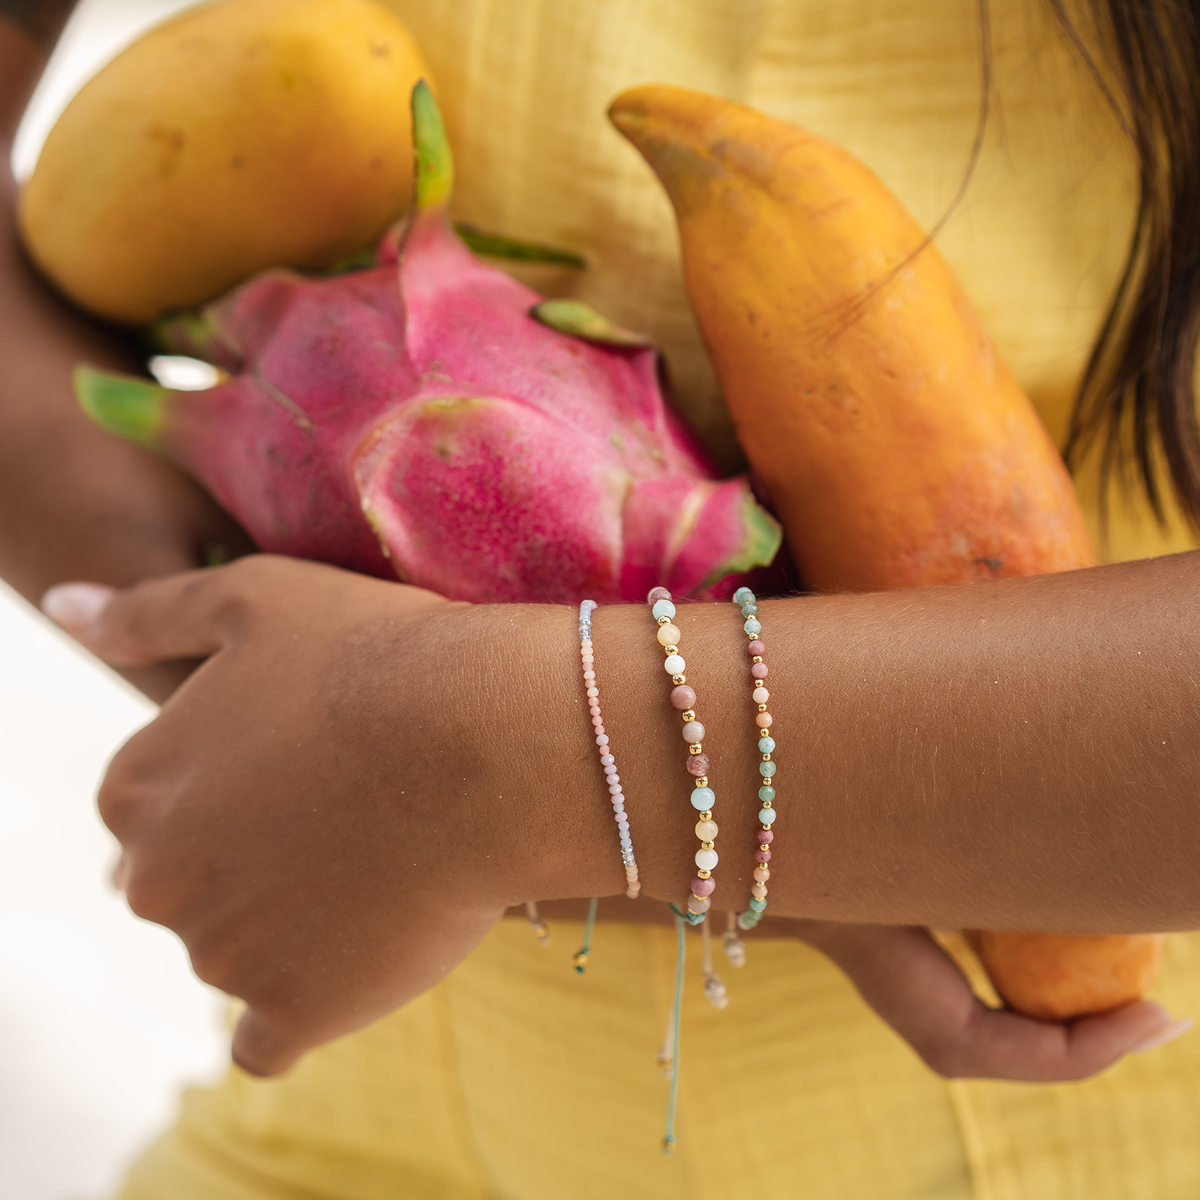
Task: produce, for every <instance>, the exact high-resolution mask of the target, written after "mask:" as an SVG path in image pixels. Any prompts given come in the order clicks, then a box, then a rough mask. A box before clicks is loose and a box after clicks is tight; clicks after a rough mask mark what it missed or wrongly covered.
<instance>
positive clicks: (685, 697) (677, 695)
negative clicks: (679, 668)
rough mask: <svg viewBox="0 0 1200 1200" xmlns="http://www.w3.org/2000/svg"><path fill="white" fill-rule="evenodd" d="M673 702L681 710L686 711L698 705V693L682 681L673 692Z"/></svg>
mask: <svg viewBox="0 0 1200 1200" xmlns="http://www.w3.org/2000/svg"><path fill="white" fill-rule="evenodd" d="M671 704H672V706H673V707H675V708H677V709H679V711H680V712H686V711H687V710H688V709H689V708H695V707H696V693H695V692H694V691H692V689H691V688H690V687H688V685H687V684H686V683H681V684H680V685H679V686H678V687H677V688H676V689H675V690H674V691H673V692H672V693H671Z"/></svg>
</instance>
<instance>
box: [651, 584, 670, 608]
mask: <svg viewBox="0 0 1200 1200" xmlns="http://www.w3.org/2000/svg"><path fill="white" fill-rule="evenodd" d="M670 598H671V593H670V592H668V591H667V589H666V588H665V587H656V588H651V589H650V592H649V594H648V595H647V596H646V603H647V604H653V603H654V602H655V601H656V600H670Z"/></svg>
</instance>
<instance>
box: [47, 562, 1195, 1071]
mask: <svg viewBox="0 0 1200 1200" xmlns="http://www.w3.org/2000/svg"><path fill="white" fill-rule="evenodd" d="M89 598H90V599H89ZM761 609H762V620H763V628H764V633H763V636H764V639H765V641H766V643H767V646H768V662H769V663H770V665H771V675H770V677H769V683H770V690H771V710H772V712H773V713H774V715H775V725H774V726H773V728H772V732H773V734H774V736H775V738H776V741H777V742H778V749H777V750H776V753H775V758H776V759H777V761H778V763H779V770H780V773H779V775H778V777H777V779H778V784H777V786H778V792H779V799H778V801H777V805H778V808H779V812H780V817H779V821H778V823H777V825H776V830H777V839H776V842H775V847H774V849H775V850H776V851H777V853H776V854H775V857H774V859H773V860H772V863H771V868H772V879H771V912H772V914H775V915H779V916H785V917H797V918H803V917H815V918H824V919H830V920H836V921H847V922H864V923H882V924H897V923H905V924H909V923H911V924H914V925H930V926H934V927H940V928H956V927H964V926H965V927H972V926H974V927H980V928H1026V929H1052V930H1060V931H1064V932H1080V933H1113V932H1123V931H1139V930H1142V931H1148V930H1159V929H1181V928H1189V927H1195V926H1197V925H1200V878H1198V876H1197V874H1196V872H1195V871H1194V869H1193V863H1194V862H1195V861H1196V858H1197V856H1198V855H1200V823H1198V822H1197V821H1196V820H1195V808H1196V804H1197V800H1196V796H1197V793H1198V791H1200V739H1197V737H1196V736H1195V728H1194V726H1195V714H1196V712H1197V710H1198V708H1200V666H1198V661H1200V657H1198V656H1200V645H1198V644H1197V643H1198V641H1200V639H1198V637H1197V632H1198V631H1200V555H1198V554H1186V555H1178V556H1175V557H1172V558H1165V559H1159V560H1154V561H1148V562H1143V563H1135V564H1126V565H1122V566H1114V567H1102V568H1097V569H1094V570H1090V571H1081V572H1074V573H1069V574H1063V575H1055V576H1046V577H1042V578H1033V579H1021V580H1009V581H1005V582H1001V583H992V584H979V585H974V586H970V587H960V588H943V589H932V590H920V591H910V592H898V593H881V594H876V595H860V596H828V597H814V598H807V599H795V600H781V601H770V602H766V603H764V604H762V605H761ZM49 611H51V613H52V615H54V616H55V617H56V619H59V620H60V621H62V622H63V624H65V625H66V626H67V627H68V628H69V629H70V630H71V632H72V633H74V634H75V635H76V636H77V637H79V638H80V639H81V640H82V641H83V642H84V643H85V644H86V645H88V646H90V647H91V648H92V649H93V650H95V651H96V652H97V653H98V654H100V655H101V657H104V658H106V659H108V660H109V661H112V662H116V663H121V664H127V665H143V664H148V663H152V662H156V661H160V660H164V659H172V658H178V657H181V656H186V657H203V656H210V657H208V661H207V662H206V664H205V665H204V666H203V667H202V668H201V669H200V670H199V671H197V672H196V674H195V675H194V676H193V677H192V678H191V679H190V680H189V681H188V682H187V684H186V685H184V687H182V688H181V689H180V690H179V692H178V693H177V694H176V695H175V696H174V697H173V698H172V699H171V701H170V702H169V703H168V704H167V705H166V707H165V708H164V709H163V713H162V716H161V717H160V718H159V719H158V720H157V721H156V722H154V723H153V724H152V725H151V726H149V727H148V728H147V729H146V730H144V731H142V732H141V733H139V734H138V735H136V736H135V737H134V738H133V740H132V741H131V742H130V743H129V744H128V746H127V747H126V748H125V749H124V750H122V751H121V752H120V753H119V754H118V756H117V757H116V759H115V760H114V761H113V764H112V768H111V770H110V772H109V776H108V779H107V780H106V782H105V785H104V788H103V791H102V794H101V807H102V812H103V814H104V816H105V819H106V820H107V821H108V822H109V824H110V826H111V827H112V828H113V830H114V832H115V833H116V834H117V836H118V837H119V838H120V839H121V842H122V845H123V847H124V853H125V858H124V865H123V881H124V885H125V887H126V890H127V892H128V895H129V899H130V903H131V904H132V905H133V907H134V908H135V910H136V911H138V912H139V913H140V914H141V915H143V916H146V917H148V918H150V919H152V920H156V921H159V922H161V923H163V924H166V925H169V926H171V927H172V928H174V929H175V930H177V931H178V932H179V933H180V935H181V936H182V937H183V938H184V940H185V942H186V943H187V944H188V947H189V949H190V951H191V953H192V955H193V961H194V963H195V965H196V969H197V971H198V972H199V973H200V974H201V976H202V977H203V978H206V979H208V980H209V981H210V982H213V983H215V984H217V985H219V986H221V987H224V988H226V989H227V990H230V991H232V992H234V993H236V994H238V995H241V996H243V997H244V998H245V999H246V1000H247V1001H248V1002H249V1003H250V1005H251V1015H250V1019H249V1020H248V1022H247V1023H246V1024H245V1025H244V1026H243V1032H241V1033H240V1035H239V1037H240V1041H239V1044H238V1048H237V1052H238V1054H239V1058H240V1061H242V1062H244V1063H246V1064H247V1065H251V1066H253V1067H255V1068H256V1069H261V1070H266V1071H270V1070H276V1069H279V1068H280V1067H281V1066H282V1065H286V1062H287V1061H290V1059H291V1058H292V1057H294V1056H295V1055H296V1054H297V1053H299V1052H300V1051H302V1050H303V1049H304V1048H306V1047H308V1046H311V1045H314V1044H317V1043H319V1042H320V1041H323V1040H326V1039H327V1038H329V1037H332V1036H335V1035H336V1034H338V1033H341V1032H345V1031H347V1030H348V1029H351V1028H356V1027H358V1026H359V1025H361V1024H364V1023H365V1022H366V1021H367V1020H370V1019H372V1018H373V1017H374V1016H377V1015H381V1014H382V1013H383V1012H386V1011H388V1010H389V1009H391V1008H393V1007H395V1006H396V1005H398V1004H400V1003H402V1002H404V1001H405V1000H407V999H409V998H411V997H412V996H413V995H415V994H417V993H418V992H420V991H422V990H424V989H425V988H426V987H428V986H430V985H431V984H432V983H433V982H435V981H436V980H437V979H438V978H440V975H441V974H442V973H444V972H445V971H446V970H448V969H449V968H450V967H452V966H453V965H455V963H457V962H458V961H460V960H461V958H462V957H463V956H464V955H465V954H466V953H467V952H468V951H469V949H470V948H471V946H472V945H474V943H475V941H477V940H478V938H479V937H481V936H482V934H483V932H484V931H485V930H486V929H487V928H488V926H489V925H490V924H491V923H492V922H493V921H494V920H495V919H496V918H497V917H498V916H499V914H500V913H501V912H502V911H503V909H504V908H505V907H506V906H509V905H512V904H514V903H517V902H520V901H523V900H528V899H543V898H552V897H585V896H589V895H614V894H616V893H619V892H620V891H621V890H622V888H623V872H622V870H621V868H620V863H619V859H618V854H617V843H616V836H615V832H614V829H613V825H612V817H611V812H610V809H609V806H608V803H607V793H606V790H605V787H604V783H603V778H602V775H601V774H600V768H599V766H598V763H597V759H596V755H595V748H594V746H593V745H592V741H591V737H590V725H589V721H588V718H587V715H586V707H585V704H584V699H583V695H582V689H581V684H580V680H579V674H578V672H579V666H578V658H577V643H576V640H575V620H576V616H575V613H574V612H573V611H571V610H568V609H565V608H555V607H550V606H532V605H529V606H526V605H521V606H518V605H510V606H499V607H497V606H479V607H474V608H472V607H468V606H462V605H453V604H449V603H448V602H446V601H443V600H440V599H438V598H437V597H434V596H432V595H431V594H430V593H427V592H421V591H419V590H417V589H412V588H404V587H399V586H397V585H394V584H385V583H380V582H378V581H374V580H370V579H365V578H362V577H359V576H354V575H350V574H347V573H345V572H341V571H335V570H333V569H331V568H325V567H318V566H314V565H313V564H307V563H298V562H293V561H290V560H286V559H277V558H257V559H249V560H246V561H245V562H243V563H239V564H235V565H234V566H232V567H228V568H222V569H220V570H216V571H210V572H205V573H193V574H190V575H184V576H178V577H174V578H171V579H168V580H163V581H160V582H154V583H148V584H143V585H141V586H139V587H137V588H135V589H133V590H132V591H130V592H128V593H124V594H121V595H119V596H117V597H116V598H113V597H112V595H111V593H109V592H107V591H103V590H101V591H96V590H94V589H93V590H92V591H88V590H87V589H85V590H84V591H82V592H80V591H76V590H73V589H72V590H70V591H63V592H57V593H53V594H52V595H51V598H50V604H49ZM676 624H678V625H679V626H680V628H681V629H682V631H683V637H682V642H681V647H682V650H683V653H684V655H685V657H686V658H687V660H688V667H687V674H688V679H689V682H691V683H693V684H694V685H695V686H696V688H697V691H698V692H699V694H700V703H699V706H698V709H699V712H700V716H701V719H702V720H703V722H704V724H705V725H706V726H707V729H708V732H707V735H706V737H705V749H706V751H707V752H708V753H709V754H710V756H711V757H712V760H713V763H712V768H711V771H710V777H711V779H712V783H713V787H714V789H715V790H716V792H717V796H718V800H717V804H716V808H715V816H716V820H717V822H718V824H719V826H720V835H719V838H718V849H719V852H720V854H721V862H720V865H719V867H718V868H717V871H716V872H715V876H716V879H717V890H716V893H715V895H714V902H715V904H716V906H717V907H718V908H741V907H742V906H744V904H745V902H746V900H747V898H748V888H749V880H750V873H751V870H752V867H753V860H752V852H753V845H754V842H755V839H754V836H753V830H754V828H755V821H754V813H755V810H756V809H757V806H758V804H757V799H756V795H755V793H756V791H757V787H758V783H759V779H758V774H757V761H758V755H757V752H756V749H755V746H754V738H753V735H752V732H751V731H752V729H753V725H752V718H753V710H752V707H751V705H750V702H749V698H748V696H747V695H746V691H747V689H746V686H745V679H746V658H745V655H746V650H745V642H746V639H745V636H744V635H743V634H742V633H741V629H740V626H741V618H740V617H739V615H738V611H737V609H736V608H735V607H734V606H733V605H693V606H683V607H682V608H681V611H680V613H679V616H678V618H677V620H676ZM594 627H595V630H596V634H595V637H596V659H597V671H598V673H599V675H600V682H601V686H602V688H603V694H604V697H605V721H606V725H607V728H608V730H609V733H610V735H611V737H612V739H613V744H614V745H615V746H616V747H617V748H618V755H619V759H618V761H619V762H620V764H621V772H622V780H623V784H624V786H625V790H626V794H627V797H628V809H629V812H630V814H631V819H632V824H633V837H634V842H635V846H636V848H637V853H638V860H639V864H640V866H641V872H642V878H643V881H644V891H643V896H644V897H645V898H656V899H669V900H676V901H678V900H682V899H683V898H684V897H685V895H686V892H687V886H688V879H689V877H690V875H691V874H692V868H691V856H692V853H693V851H694V849H695V845H696V839H695V837H694V835H693V833H692V826H693V823H694V821H695V814H694V813H693V811H692V809H691V807H690V805H689V804H688V800H687V795H688V791H689V790H690V789H689V787H688V779H687V777H686V776H685V775H684V772H683V762H682V760H683V758H684V757H685V753H686V752H685V747H684V744H683V741H682V739H681V737H680V722H679V720H678V715H677V714H676V713H675V712H674V710H672V709H671V708H670V707H669V706H668V705H667V703H666V693H667V691H668V686H669V685H668V680H667V678H666V676H665V674H664V672H663V668H662V653H661V650H660V649H659V647H658V646H657V643H656V641H655V638H654V632H655V629H654V625H653V623H652V622H651V619H650V617H649V614H648V612H647V611H646V610H645V609H644V608H642V607H633V606H630V607H614V608H610V609H602V610H600V611H599V612H598V613H597V614H596V615H595V618H594ZM639 903H645V899H644V900H643V901H640V902H639ZM335 981H336V986H334V983H335ZM351 1001H353V1003H351ZM1060 1036H1062V1030H1061V1029H1060ZM1097 1065H1100V1064H1097ZM1092 1069H1095V1068H1094V1067H1093V1068H1092Z"/></svg>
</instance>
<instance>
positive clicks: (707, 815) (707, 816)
mask: <svg viewBox="0 0 1200 1200" xmlns="http://www.w3.org/2000/svg"><path fill="white" fill-rule="evenodd" d="M700 820H702V821H711V820H712V809H711V808H706V809H705V810H704V811H703V812H702V813H701V814H700Z"/></svg>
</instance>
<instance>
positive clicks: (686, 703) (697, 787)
mask: <svg viewBox="0 0 1200 1200" xmlns="http://www.w3.org/2000/svg"><path fill="white" fill-rule="evenodd" d="M646 600H647V603H649V604H650V606H651V607H650V613H651V615H652V616H653V617H654V619H655V621H656V622H657V623H658V644H659V645H660V646H661V647H662V648H663V651H664V652H665V654H666V658H665V659H664V660H663V668H664V669H665V670H666V672H667V674H668V675H670V676H671V682H672V683H673V684H674V685H675V687H674V689H673V690H672V692H671V705H672V707H673V708H676V709H678V710H680V716H682V718H683V730H682V732H683V740H684V741H685V742H687V744H688V759H687V771H688V774H689V775H691V776H692V779H693V787H692V794H691V797H690V799H691V804H692V807H693V808H694V809H695V810H696V811H697V812H698V813H699V814H700V820H699V821H698V822H697V823H696V837H697V838H699V839H700V849H699V850H697V851H696V860H695V861H696V867H697V870H696V878H695V879H693V880H692V894H691V895H690V896H689V897H688V902H687V911H686V912H682V911H680V910H679V909H678V908H677V907H676V906H675V905H672V906H671V907H672V908H673V909H674V910H675V912H676V913H677V915H679V916H681V917H682V918H683V919H684V920H685V921H687V923H688V924H689V925H699V924H700V923H701V922H702V921H703V920H704V917H705V914H706V913H707V912H708V910H709V907H710V905H711V904H712V900H711V896H712V893H713V890H714V889H715V888H716V886H717V885H716V883H715V882H714V880H713V878H712V873H713V868H714V867H716V865H717V851H716V848H715V843H716V840H717V823H716V822H715V821H714V820H713V814H712V808H713V804H714V803H715V802H716V795H715V794H714V792H713V790H712V788H711V787H709V786H708V769H709V759H708V755H707V754H705V753H704V746H703V741H704V726H703V725H701V724H700V722H699V721H697V720H696V692H695V690H694V689H693V688H690V687H688V686H687V676H686V675H685V674H684V671H685V670H686V669H687V663H686V662H684V660H683V658H682V657H681V656H680V653H679V639H680V636H681V635H680V632H679V628H678V627H677V626H676V625H673V624H672V618H673V617H674V616H675V605H674V604H673V603H672V602H671V593H670V592H668V591H667V589H666V588H664V587H656V588H651V590H650V594H649V595H648V596H647V597H646Z"/></svg>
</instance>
